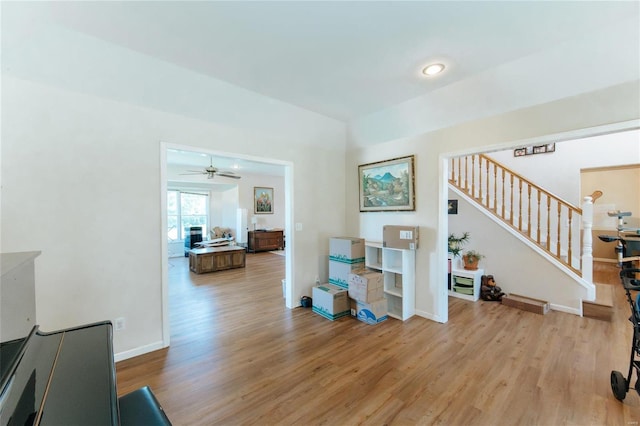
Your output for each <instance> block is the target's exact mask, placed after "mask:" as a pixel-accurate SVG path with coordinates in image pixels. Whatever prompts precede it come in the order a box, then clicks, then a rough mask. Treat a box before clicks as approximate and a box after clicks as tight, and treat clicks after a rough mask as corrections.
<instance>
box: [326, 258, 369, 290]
mask: <svg viewBox="0 0 640 426" xmlns="http://www.w3.org/2000/svg"><path fill="white" fill-rule="evenodd" d="M363 270H364V262H359V263H344V262H338V261H337V260H329V282H330V283H331V284H334V285H337V286H338V287H342V288H344V289H345V290H346V289H348V288H349V274H357V273H358V272H361V271H363Z"/></svg>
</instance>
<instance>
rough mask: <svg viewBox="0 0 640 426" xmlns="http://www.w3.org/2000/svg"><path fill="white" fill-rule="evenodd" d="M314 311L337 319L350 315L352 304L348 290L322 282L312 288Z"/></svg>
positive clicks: (328, 317)
mask: <svg viewBox="0 0 640 426" xmlns="http://www.w3.org/2000/svg"><path fill="white" fill-rule="evenodd" d="M311 298H312V299H313V302H312V306H313V308H312V309H313V312H315V313H317V314H319V315H322V316H323V317H325V318H327V319H330V320H331V321H333V320H336V319H338V318H340V317H344V316H347V315H349V312H350V306H349V298H348V297H347V291H346V290H345V289H342V288H340V287H336V286H334V285H331V284H321V285H317V286H314V287H313V288H312V289H311Z"/></svg>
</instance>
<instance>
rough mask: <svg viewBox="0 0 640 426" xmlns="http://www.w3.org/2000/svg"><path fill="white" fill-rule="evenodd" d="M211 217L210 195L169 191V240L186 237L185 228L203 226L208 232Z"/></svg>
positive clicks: (203, 230) (203, 231)
mask: <svg viewBox="0 0 640 426" xmlns="http://www.w3.org/2000/svg"><path fill="white" fill-rule="evenodd" d="M208 218H209V196H208V194H204V193H194V192H183V191H180V190H169V191H167V238H168V239H169V241H170V242H171V241H179V240H183V239H184V229H185V228H189V227H192V226H201V227H202V233H203V235H205V234H206V232H207V229H209V227H208Z"/></svg>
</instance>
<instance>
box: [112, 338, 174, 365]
mask: <svg viewBox="0 0 640 426" xmlns="http://www.w3.org/2000/svg"><path fill="white" fill-rule="evenodd" d="M163 347H164V346H163V345H162V341H158V342H154V343H150V344H148V345H144V346H140V347H137V348H134V349H130V350H128V351H124V352H119V353H117V354H115V355H114V356H113V357H114V360H115V362H118V361H124V360H125V359H129V358H133V357H135V356H139V355H144V354H147V353H149V352H153V351H157V350H158V349H162V348H163Z"/></svg>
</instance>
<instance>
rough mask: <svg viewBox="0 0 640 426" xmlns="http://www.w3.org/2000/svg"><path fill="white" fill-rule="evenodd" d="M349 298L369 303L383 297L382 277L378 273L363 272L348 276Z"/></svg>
mask: <svg viewBox="0 0 640 426" xmlns="http://www.w3.org/2000/svg"><path fill="white" fill-rule="evenodd" d="M349 297H350V298H352V299H355V300H357V301H358V302H363V303H371V302H373V301H375V300H380V299H382V298H383V297H384V276H383V275H382V273H380V272H373V271H364V272H360V273H357V274H349Z"/></svg>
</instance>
